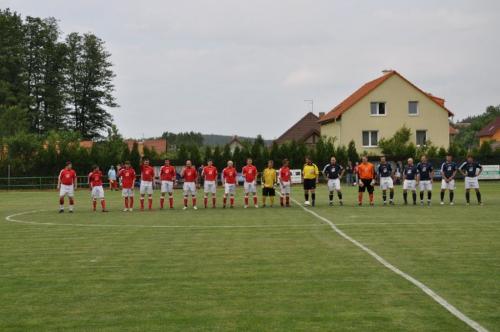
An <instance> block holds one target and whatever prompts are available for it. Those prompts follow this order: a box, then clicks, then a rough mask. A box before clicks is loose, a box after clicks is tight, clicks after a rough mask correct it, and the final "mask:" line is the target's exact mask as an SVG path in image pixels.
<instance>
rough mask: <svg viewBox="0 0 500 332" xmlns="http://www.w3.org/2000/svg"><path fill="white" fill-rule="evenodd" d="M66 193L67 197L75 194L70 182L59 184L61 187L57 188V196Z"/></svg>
mask: <svg viewBox="0 0 500 332" xmlns="http://www.w3.org/2000/svg"><path fill="white" fill-rule="evenodd" d="M66 195H68V197H73V196H75V187H74V186H73V185H72V184H70V185H68V184H61V188H60V189H59V197H62V196H66Z"/></svg>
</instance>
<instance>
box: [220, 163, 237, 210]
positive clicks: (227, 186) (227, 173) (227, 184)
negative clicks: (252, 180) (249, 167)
mask: <svg viewBox="0 0 500 332" xmlns="http://www.w3.org/2000/svg"><path fill="white" fill-rule="evenodd" d="M237 176H238V173H237V172H236V168H234V166H233V162H232V161H231V160H229V161H228V162H227V167H226V168H224V170H223V171H222V185H223V186H224V197H223V200H222V202H223V205H222V207H223V208H226V205H227V196H229V207H230V208H233V207H234V194H235V192H236V186H237V185H238V181H237V179H236V178H237Z"/></svg>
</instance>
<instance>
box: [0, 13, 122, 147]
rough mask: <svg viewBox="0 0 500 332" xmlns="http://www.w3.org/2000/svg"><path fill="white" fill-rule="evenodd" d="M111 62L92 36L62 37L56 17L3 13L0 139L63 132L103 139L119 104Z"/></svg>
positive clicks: (0, 26)
mask: <svg viewBox="0 0 500 332" xmlns="http://www.w3.org/2000/svg"><path fill="white" fill-rule="evenodd" d="M109 59H110V54H109V52H107V51H106V48H105V45H104V41H103V40H102V39H100V38H99V37H97V36H95V35H94V34H92V33H85V34H79V33H76V32H73V33H70V34H69V35H67V36H66V37H65V38H63V35H62V33H61V31H60V29H59V26H58V24H57V21H56V19H54V18H45V19H43V18H39V17H30V16H28V17H26V18H25V19H23V18H22V17H21V16H20V15H19V14H17V13H15V12H11V11H10V10H9V9H6V10H0V137H8V136H12V135H15V134H17V133H19V132H25V133H34V134H38V135H40V134H43V135H46V134H48V133H49V132H51V131H61V130H72V131H76V132H78V133H79V134H80V136H81V137H82V138H85V139H93V138H96V137H100V136H101V134H102V133H104V132H105V131H106V129H108V128H110V126H111V124H112V117H111V114H110V113H109V112H108V110H109V108H112V107H116V106H117V104H116V102H115V98H114V97H113V91H114V86H113V82H112V81H113V78H114V77H115V74H114V73H113V70H112V64H111V62H110V60H109Z"/></svg>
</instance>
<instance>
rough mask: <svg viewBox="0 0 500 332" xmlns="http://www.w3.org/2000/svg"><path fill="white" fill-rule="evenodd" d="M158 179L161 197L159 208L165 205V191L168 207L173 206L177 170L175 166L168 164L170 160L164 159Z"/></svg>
mask: <svg viewBox="0 0 500 332" xmlns="http://www.w3.org/2000/svg"><path fill="white" fill-rule="evenodd" d="M160 181H161V198H160V208H161V209H163V206H164V205H165V193H168V203H169V205H170V208H171V209H173V208H174V196H173V193H174V184H175V182H176V181H177V172H176V170H175V167H174V166H172V165H170V160H168V159H166V160H165V165H163V166H162V167H161V168H160Z"/></svg>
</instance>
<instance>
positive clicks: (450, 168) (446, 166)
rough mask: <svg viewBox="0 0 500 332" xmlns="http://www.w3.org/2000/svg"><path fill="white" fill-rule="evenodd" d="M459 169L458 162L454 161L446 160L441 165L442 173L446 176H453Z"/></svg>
mask: <svg viewBox="0 0 500 332" xmlns="http://www.w3.org/2000/svg"><path fill="white" fill-rule="evenodd" d="M456 170H457V164H456V163H455V162H453V161H451V162H447V161H445V162H444V163H443V164H442V165H441V174H442V175H444V177H446V178H448V179H449V178H451V177H452V175H453V173H454V172H455V171H456Z"/></svg>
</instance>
